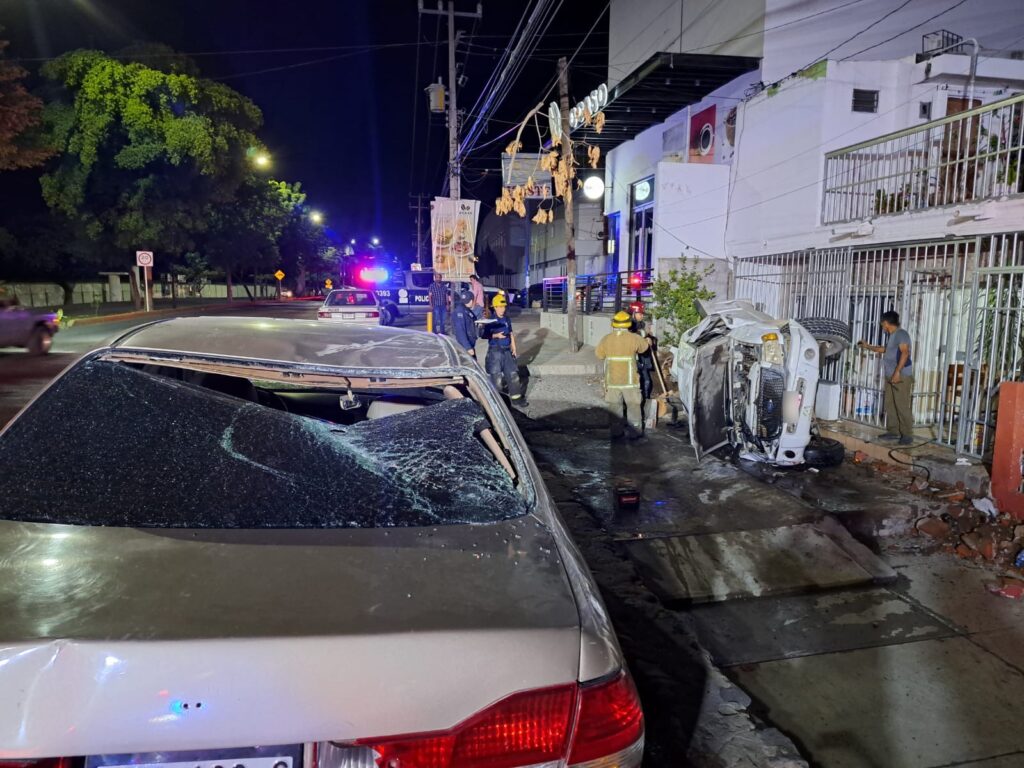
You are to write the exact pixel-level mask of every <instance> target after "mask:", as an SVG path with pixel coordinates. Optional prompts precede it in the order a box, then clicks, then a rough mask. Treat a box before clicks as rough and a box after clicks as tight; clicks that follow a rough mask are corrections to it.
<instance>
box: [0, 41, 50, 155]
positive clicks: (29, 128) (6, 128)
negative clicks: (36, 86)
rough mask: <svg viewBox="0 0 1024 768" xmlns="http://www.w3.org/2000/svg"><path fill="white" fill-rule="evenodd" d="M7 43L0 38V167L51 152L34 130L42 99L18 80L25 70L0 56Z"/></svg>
mask: <svg viewBox="0 0 1024 768" xmlns="http://www.w3.org/2000/svg"><path fill="white" fill-rule="evenodd" d="M0 30H2V27H0ZM8 45H9V43H8V41H6V40H0V171H10V170H14V169H17V168H32V167H33V166H37V165H42V163H43V161H44V160H46V159H47V158H48V157H50V156H51V155H52V154H53V150H52V149H51V148H50V147H48V146H46V145H45V144H44V143H43V142H42V141H41V136H40V133H39V131H38V130H37V128H38V127H39V126H40V124H41V123H42V115H43V102H42V100H41V99H39V98H37V97H35V96H33V95H32V94H31V93H29V92H28V89H27V88H25V86H24V85H23V84H22V82H21V81H22V80H24V79H25V78H26V77H27V76H28V72H26V71H25V70H24V69H23V68H22V67H19V66H18V65H16V64H12V63H10V62H9V61H5V60H4V59H3V52H4V49H5V48H7V46H8Z"/></svg>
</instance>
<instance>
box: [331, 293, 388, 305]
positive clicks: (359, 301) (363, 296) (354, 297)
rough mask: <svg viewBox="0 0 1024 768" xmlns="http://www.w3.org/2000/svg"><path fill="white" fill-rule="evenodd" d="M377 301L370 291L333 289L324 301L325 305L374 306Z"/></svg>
mask: <svg viewBox="0 0 1024 768" xmlns="http://www.w3.org/2000/svg"><path fill="white" fill-rule="evenodd" d="M376 303H377V302H376V300H375V299H374V297H373V293H371V292H370V291H332V292H331V293H330V294H329V295H328V296H327V300H326V301H324V306H327V307H372V306H373V305H374V304H376Z"/></svg>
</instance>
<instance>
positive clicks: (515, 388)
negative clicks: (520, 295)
mask: <svg viewBox="0 0 1024 768" xmlns="http://www.w3.org/2000/svg"><path fill="white" fill-rule="evenodd" d="M491 309H493V310H494V319H493V320H491V322H489V323H488V324H487V325H485V326H484V328H483V331H482V332H481V334H480V335H481V336H482V337H483V338H485V339H487V360H486V361H485V368H486V370H487V375H488V376H490V377H491V381H492V382H494V386H495V388H496V389H497V390H498V391H499V392H500V391H501V380H502V378H503V377H504V379H505V386H506V387H508V396H509V399H511V400H512V404H513V405H526V400H525V399H524V398H523V395H522V384H521V382H520V381H519V364H518V363H517V362H516V337H515V336H513V335H512V320H511V318H509V316H508V300H507V299H506V298H505V294H503V293H499V294H497V295H496V296H495V297H494V299H492V300H491Z"/></svg>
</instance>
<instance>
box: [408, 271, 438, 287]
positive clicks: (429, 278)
mask: <svg viewBox="0 0 1024 768" xmlns="http://www.w3.org/2000/svg"><path fill="white" fill-rule="evenodd" d="M409 274H410V276H411V277H412V284H413V287H414V288H429V287H430V284H431V283H432V282H434V273H433V272H410V273H409Z"/></svg>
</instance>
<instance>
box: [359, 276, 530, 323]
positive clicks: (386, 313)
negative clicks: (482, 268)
mask: <svg viewBox="0 0 1024 768" xmlns="http://www.w3.org/2000/svg"><path fill="white" fill-rule="evenodd" d="M414 266H415V265H414ZM433 282H434V270H433V269H411V270H401V271H397V270H396V271H395V273H393V274H392V275H391V276H390V279H389V280H388V281H387V282H386V283H378V285H377V287H376V288H375V289H374V293H376V294H377V299H378V300H379V302H380V306H381V309H382V312H381V324H382V325H392V324H394V322H395V321H396V320H397V319H398V318H401V317H407V316H410V315H426V314H428V313H429V312H430V284H431V283H433ZM450 287H451V288H453V289H456V290H457V289H459V288H463V287H464V288H468V287H469V283H468V282H467V283H461V282H452V283H450ZM499 293H503V294H505V298H506V299H508V301H509V303H511V302H512V301H513V300H514V295H513V294H512V293H511V292H510V291H506V290H504V289H501V288H494V287H491V286H486V285H485V286H484V299H485V303H486V305H487V306H488V307H489V306H490V305H491V301H492V300H493V299H494V297H495V296H497V295H498V294H499Z"/></svg>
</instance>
